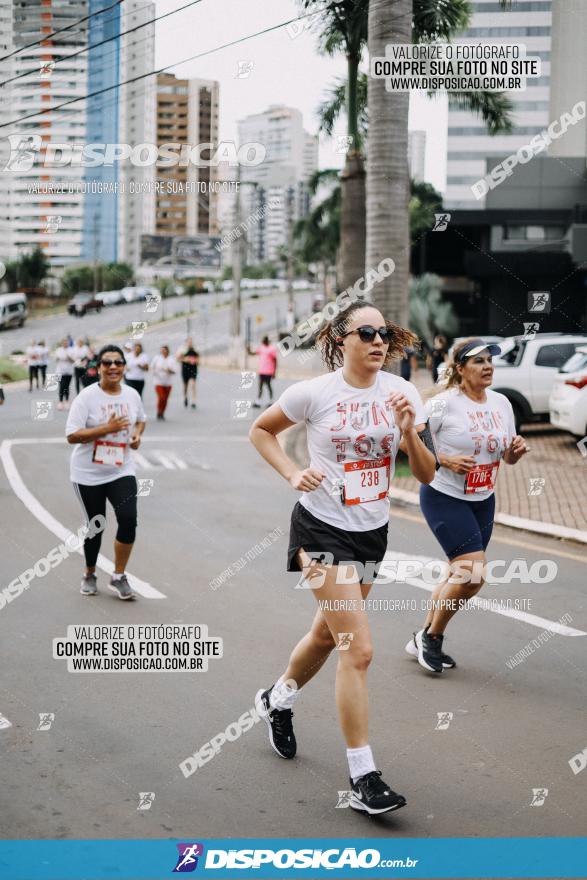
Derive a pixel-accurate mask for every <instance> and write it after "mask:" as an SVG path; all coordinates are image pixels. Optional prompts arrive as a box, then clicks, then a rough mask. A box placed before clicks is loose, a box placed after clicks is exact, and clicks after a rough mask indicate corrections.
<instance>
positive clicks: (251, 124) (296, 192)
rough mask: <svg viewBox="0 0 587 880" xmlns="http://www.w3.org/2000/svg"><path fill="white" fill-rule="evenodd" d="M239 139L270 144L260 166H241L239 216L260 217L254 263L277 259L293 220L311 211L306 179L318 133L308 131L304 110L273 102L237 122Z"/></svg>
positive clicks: (253, 231) (254, 228) (251, 248)
mask: <svg viewBox="0 0 587 880" xmlns="http://www.w3.org/2000/svg"><path fill="white" fill-rule="evenodd" d="M238 131H239V144H240V145H242V144H245V143H260V144H263V146H264V147H265V149H266V154H265V159H264V161H263V162H262V163H261V164H259V165H257V166H242V167H241V169H240V181H241V192H242V197H241V204H242V207H241V215H242V218H241V219H246V217H247V216H248V215H250V214H253V213H255V212H259V213H258V214H256V216H259V217H260V219H259V220H258V221H257V222H255V223H254V224H253V225H251V227H250V229H249V230H248V232H247V239H248V246H247V256H248V259H249V260H250V261H251V262H264V261H266V260H275V259H276V258H277V257H278V255H279V250H280V248H281V247H283V246H286V245H287V241H288V227H289V225H290V223H295V222H296V220H299V219H300V218H302V217H304V216H305V215H306V214H307V213H308V210H309V201H310V198H309V192H308V180H309V178H310V177H311V176H312V174H313V173H314V172H315V171H316V169H317V167H318V138H317V137H315V136H313V135H311V134H309V133H308V132H307V131H305V130H304V127H303V119H302V114H301V112H300V111H299V110H296V109H295V108H293V107H285V106H282V105H273V106H271V107H269V109H268V110H266V111H265V112H264V113H255V114H253V115H251V116H247V117H245V119H242V120H240V121H239V124H238Z"/></svg>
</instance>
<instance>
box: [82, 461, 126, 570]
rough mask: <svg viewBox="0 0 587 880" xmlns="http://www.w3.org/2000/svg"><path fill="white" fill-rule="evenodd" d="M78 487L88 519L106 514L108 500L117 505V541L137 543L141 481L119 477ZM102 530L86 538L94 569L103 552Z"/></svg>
mask: <svg viewBox="0 0 587 880" xmlns="http://www.w3.org/2000/svg"><path fill="white" fill-rule="evenodd" d="M73 486H74V489H75V491H76V493H77V495H78V497H79V499H80V501H81V503H82V507H83V508H84V510H85V512H86V516H87V518H88V521H90V520H92V519H93V517H95V516H97V515H98V514H99V515H100V516H105V515H106V499H108V501H109V502H110V504H111V505H112V507H113V508H114V513H115V515H116V522H117V523H118V529H117V532H116V540H117V541H120V543H121V544H134V541H135V536H136V531H137V481H136V478H135V477H119V478H118V480H112V482H110V483H101V484H100V485H99V486H83V485H82V484H81V483H74V484H73ZM101 543H102V532H98V534H97V535H94V537H93V538H86V540H85V541H84V556H85V557H86V565H87V566H88V568H93V567H94V566H95V564H96V560H97V558H98V553H99V552H100V545H101Z"/></svg>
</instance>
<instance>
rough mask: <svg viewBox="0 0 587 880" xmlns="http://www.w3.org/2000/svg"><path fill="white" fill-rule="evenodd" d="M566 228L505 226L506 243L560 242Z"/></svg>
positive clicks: (504, 236)
mask: <svg viewBox="0 0 587 880" xmlns="http://www.w3.org/2000/svg"><path fill="white" fill-rule="evenodd" d="M564 236H565V228H564V226H504V227H503V238H504V241H560V240H561V239H562V238H564Z"/></svg>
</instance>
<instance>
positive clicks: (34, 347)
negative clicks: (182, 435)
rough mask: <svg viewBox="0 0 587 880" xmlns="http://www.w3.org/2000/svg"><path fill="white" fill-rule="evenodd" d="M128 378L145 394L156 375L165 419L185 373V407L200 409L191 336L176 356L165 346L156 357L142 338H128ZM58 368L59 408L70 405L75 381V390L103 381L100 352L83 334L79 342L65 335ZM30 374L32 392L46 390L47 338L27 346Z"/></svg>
mask: <svg viewBox="0 0 587 880" xmlns="http://www.w3.org/2000/svg"><path fill="white" fill-rule="evenodd" d="M124 356H125V372H124V381H125V383H126V384H127V385H129V386H130V387H131V388H134V389H135V391H137V392H138V394H139V396H140V397H142V395H143V390H144V387H145V381H146V377H147V374H148V373H149V372H150V374H151V375H152V377H153V384H154V389H155V394H156V398H157V418H158V419H160V420H164V419H165V410H166V409H167V403H168V400H169V395H170V393H171V389H172V386H173V381H174V378H175V376H176V374H177V373H178V372H179V373H180V374H181V380H182V387H183V403H184V407H186V408H187V407H188V406H190V405H191V408H192V409H196V380H197V378H198V364H199V360H200V356H199V354H198V352H197V351H196V349H195V348H194V343H193V340H192V338H191V337H189V338H188V339H186V341H185V343H184V344H183V345H182V346H181V347H180V348H179V350H178V351H177V352H176V354H175V355H174V356H171V355H170V351H169V347H168V346H166V345H163V346H161V348H160V350H159V353H158V354H156V355H155V356H154V357H153V358H151V359H149V356H148V355H147V354H146V352H145V351H144V348H143V346H142V344H141V343H140V342H134V343H133V342H128V343H126V344H125V346H124ZM53 358H54V362H55V367H54V372H55V374H56V376H57V382H58V397H59V401H58V404H57V409H69V398H70V395H71V393H72V383H73V384H74V385H75V393H76V394H79V393H80V391H82V390H83V389H84V388H87V387H88V386H89V385H92V384H94V383H96V382H98V381H99V369H98V366H99V353H98V352H96V350H95V348H94V347H93V345H92V343H91V342H90V340H89V339H88V338H87V337H86V338H79V339H77V340H76V341H75V342H74V340H73V339H72V338H71V337H70V336H65V337H63V338H62V339H61V340H60V341H59V343H58V345H57V347H56V348H55V351H54V352H53ZM26 359H27V366H28V374H29V392H32V391H33V390H44V389H45V386H46V381H47V370H48V367H49V359H50V351H49V348H48V347H47V346H46V345H45V342H44V340H39V341H38V342H37V341H35V340H32V341H31V343H30V345H28V346H27V349H26Z"/></svg>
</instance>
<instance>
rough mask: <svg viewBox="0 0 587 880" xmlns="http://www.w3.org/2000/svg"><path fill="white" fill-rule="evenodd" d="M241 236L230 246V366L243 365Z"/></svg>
mask: <svg viewBox="0 0 587 880" xmlns="http://www.w3.org/2000/svg"><path fill="white" fill-rule="evenodd" d="M240 178H241V171H240V165H237V168H236V197H235V201H234V208H235V210H234V213H235V226H236V228H237V230H238V232H239V233H240V232H241V228H240V225H241V194H240V182H241V181H240ZM241 239H242V236H241V235H238V237H237V238H236V240H235V241H234V242H233V245H232V300H231V304H230V366H231V367H241V368H242V365H243V353H244V347H243V339H242V336H241V305H242V304H241V277H242V262H243V252H242V241H241Z"/></svg>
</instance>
